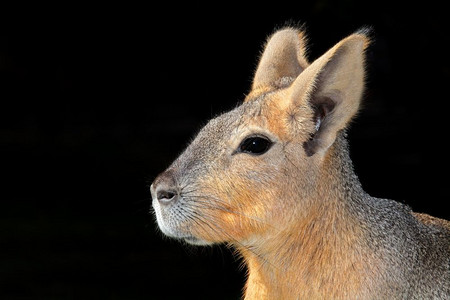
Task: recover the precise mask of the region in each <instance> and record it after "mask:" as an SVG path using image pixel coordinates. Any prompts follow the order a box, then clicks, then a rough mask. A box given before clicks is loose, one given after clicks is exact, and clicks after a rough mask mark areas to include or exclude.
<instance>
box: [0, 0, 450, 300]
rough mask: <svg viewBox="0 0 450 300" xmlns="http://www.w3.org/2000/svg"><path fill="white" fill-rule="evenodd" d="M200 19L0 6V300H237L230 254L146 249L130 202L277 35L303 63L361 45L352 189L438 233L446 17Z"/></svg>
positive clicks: (253, 12)
mask: <svg viewBox="0 0 450 300" xmlns="http://www.w3.org/2000/svg"><path fill="white" fill-rule="evenodd" d="M208 3H209V4H206V3H201V2H184V4H178V3H167V4H160V3H159V4H156V3H155V4H149V3H146V4H131V3H127V4H123V3H122V4H111V3H109V4H104V5H100V4H95V5H94V4H92V3H91V4H89V5H81V4H72V5H71V4H65V5H64V6H61V5H59V6H58V5H56V6H54V5H48V6H43V5H42V4H39V5H35V6H33V7H31V6H25V5H24V6H23V7H19V8H17V7H16V8H10V7H1V9H0V17H1V18H0V19H1V20H2V21H1V22H2V26H1V27H0V122H1V127H0V134H1V135H0V137H1V139H0V147H1V148H0V151H1V153H0V154H1V156H0V157H1V158H0V163H1V165H0V169H1V170H2V174H3V179H2V185H1V186H2V191H1V199H0V203H1V204H0V205H1V206H0V298H1V299H190V298H192V299H193V298H194V297H195V298H196V299H238V297H239V295H240V293H241V289H242V286H243V280H244V277H245V270H243V269H242V268H241V267H240V262H239V260H238V259H237V258H234V257H233V255H232V251H230V250H229V249H226V248H225V247H222V246H217V247H208V248H193V247H186V246H182V245H181V244H179V243H177V242H175V241H171V240H168V239H166V238H163V237H162V234H161V233H159V231H158V230H157V227H156V225H155V221H154V218H153V215H152V213H149V211H150V206H151V199H150V195H149V191H148V189H149V185H150V184H151V182H152V180H153V179H154V178H155V177H156V175H157V174H158V173H159V172H161V171H163V170H164V169H165V168H166V167H167V166H168V165H169V164H170V163H171V161H172V160H173V159H175V158H176V156H177V155H178V154H179V153H180V152H181V151H182V150H183V148H184V147H185V146H186V144H187V143H188V141H189V140H190V138H191V137H192V136H193V135H194V134H195V133H196V132H197V131H198V130H199V129H200V128H201V126H202V125H203V124H205V122H206V121H207V120H208V119H210V118H211V117H213V116H215V115H217V114H219V113H220V112H223V111H226V110H229V109H231V108H233V107H235V105H236V104H237V103H238V102H239V101H242V99H243V98H244V95H245V94H246V93H247V92H248V91H249V87H250V84H251V79H252V75H253V72H254V69H255V67H256V64H257V57H258V55H259V53H260V51H261V47H262V45H263V43H264V41H265V39H266V37H267V36H268V35H269V34H270V33H272V32H273V30H274V28H276V27H281V26H283V25H285V24H290V25H301V24H304V25H306V26H305V28H306V30H307V33H308V36H309V39H310V47H309V58H310V60H311V61H312V60H313V59H315V58H317V57H318V56H320V55H321V54H322V53H323V52H325V51H326V50H327V49H328V48H330V47H331V46H333V45H334V43H336V42H338V41H339V40H340V39H341V38H343V37H345V36H346V35H348V34H350V33H352V32H354V31H356V30H357V29H359V28H361V27H363V26H371V27H372V28H373V31H372V37H373V43H372V46H371V47H370V48H369V49H368V52H367V56H368V59H367V64H368V69H367V70H368V73H367V89H366V93H365V97H364V103H363V109H362V110H361V112H360V114H359V116H358V117H357V118H356V119H355V121H354V122H353V123H352V126H351V130H350V132H349V135H350V145H351V155H352V158H353V160H354V164H355V168H356V170H357V173H358V174H359V176H360V179H361V182H362V184H363V186H364V187H365V189H366V190H367V191H368V192H369V193H370V194H372V195H374V196H377V197H384V198H393V199H396V200H398V201H402V202H404V203H407V204H408V205H410V206H411V207H412V208H413V209H414V210H416V211H422V212H426V213H429V214H432V215H435V216H438V217H443V218H448V217H449V213H448V209H447V208H446V206H447V203H446V200H448V192H447V188H448V186H447V184H448V183H447V181H448V156H447V153H448V150H447V147H448V146H447V144H448V132H447V130H448V121H447V120H448V110H447V107H448V105H447V102H448V101H449V96H448V91H449V88H448V86H449V79H450V63H449V60H448V53H449V49H448V47H449V46H448V45H449V44H450V43H449V42H450V38H449V27H448V18H449V17H448V14H447V11H448V9H447V8H445V7H444V6H439V5H437V4H435V3H432V2H430V1H427V2H426V3H425V4H426V5H422V4H423V3H424V2H418V1H416V2H415V3H413V2H405V3H399V2H396V3H397V4H396V5H395V6H394V5H393V4H392V3H382V2H380V1H377V2H375V1H374V2H365V1H351V0H347V1H330V0H328V1H326V0H324V1H308V2H305V3H302V2H301V1H296V2H281V1H278V2H273V3H264V2H260V3H253V4H249V3H245V4H244V3H240V4H238V3H234V4H232V3H231V2H227V1H223V2H214V4H211V3H212V2H208ZM375 3H377V4H375ZM286 22H287V23H286Z"/></svg>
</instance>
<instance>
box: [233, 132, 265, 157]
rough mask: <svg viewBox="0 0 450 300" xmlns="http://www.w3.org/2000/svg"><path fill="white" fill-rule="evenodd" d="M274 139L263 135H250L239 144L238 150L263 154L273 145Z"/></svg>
mask: <svg viewBox="0 0 450 300" xmlns="http://www.w3.org/2000/svg"><path fill="white" fill-rule="evenodd" d="M272 144H273V143H272V141H270V140H269V139H268V138H266V137H262V136H250V137H247V138H245V139H244V140H243V141H242V143H241V144H240V145H239V148H238V150H237V152H242V153H248V154H253V155H261V154H264V153H266V152H267V151H268V150H269V149H270V147H271V146H272Z"/></svg>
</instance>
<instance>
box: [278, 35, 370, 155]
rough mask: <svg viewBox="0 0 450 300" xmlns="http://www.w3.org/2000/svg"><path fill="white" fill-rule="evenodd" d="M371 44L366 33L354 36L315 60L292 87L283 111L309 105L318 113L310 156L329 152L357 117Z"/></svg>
mask: <svg viewBox="0 0 450 300" xmlns="http://www.w3.org/2000/svg"><path fill="white" fill-rule="evenodd" d="M368 42H369V40H368V38H367V37H366V36H365V35H364V34H363V33H356V34H353V35H350V36H349V37H347V38H345V39H343V40H342V41H340V42H339V43H338V44H336V45H335V46H334V47H333V48H331V49H330V50H328V51H327V52H326V53H325V54H324V55H322V56H321V57H319V58H318V59H317V60H315V61H314V62H313V63H312V64H311V65H310V66H309V67H308V68H306V69H305V70H304V71H303V72H302V73H300V75H299V76H298V77H297V79H296V80H295V82H294V83H293V84H292V85H291V87H290V93H291V96H290V97H289V98H288V99H285V100H284V103H282V107H289V106H291V107H292V106H298V105H301V104H306V103H307V104H308V105H309V106H310V107H311V108H312V109H313V111H314V120H313V122H314V124H315V132H314V133H313V135H312V137H311V139H310V140H309V141H308V142H306V143H305V150H306V153H307V154H308V155H309V156H311V155H313V154H315V153H317V152H322V153H323V152H325V151H326V150H327V149H328V148H329V147H330V146H331V145H332V144H333V142H334V140H335V138H336V134H337V133H338V132H339V131H340V130H341V129H343V128H345V126H346V125H347V124H348V122H349V121H350V119H351V118H352V117H353V116H354V115H355V114H356V112H357V110H358V108H359V103H360V100H361V95H362V92H363V88H364V50H365V48H366V46H367V45H368Z"/></svg>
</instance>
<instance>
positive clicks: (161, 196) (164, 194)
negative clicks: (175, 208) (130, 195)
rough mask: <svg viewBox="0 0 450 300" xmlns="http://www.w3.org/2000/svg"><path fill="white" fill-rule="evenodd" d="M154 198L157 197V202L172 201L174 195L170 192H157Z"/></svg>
mask: <svg viewBox="0 0 450 300" xmlns="http://www.w3.org/2000/svg"><path fill="white" fill-rule="evenodd" d="M156 197H158V199H159V200H161V199H172V198H173V197H175V193H174V192H171V191H158V193H157V194H156Z"/></svg>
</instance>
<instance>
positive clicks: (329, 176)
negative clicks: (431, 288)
mask: <svg viewBox="0 0 450 300" xmlns="http://www.w3.org/2000/svg"><path fill="white" fill-rule="evenodd" d="M335 144H336V146H334V149H329V153H328V154H329V155H328V157H325V158H324V161H323V168H321V169H322V170H323V171H322V172H321V174H320V175H319V180H318V182H319V183H320V184H318V186H317V188H316V190H317V192H316V193H315V194H314V195H312V196H311V198H310V199H308V200H309V201H308V202H309V203H310V205H308V208H307V209H306V211H304V212H303V214H302V216H301V217H299V218H295V221H294V222H291V223H289V224H287V226H286V227H285V228H283V229H280V228H277V229H276V230H275V229H274V230H273V231H272V232H270V233H268V234H266V235H265V236H264V237H260V238H259V239H258V241H255V242H253V243H251V245H248V247H244V246H242V247H239V248H238V250H239V251H240V253H241V254H242V256H243V257H244V260H245V261H246V263H247V265H248V269H249V278H248V282H247V292H246V299H254V298H255V299H266V298H268V299H291V298H292V295H296V296H295V299H296V298H297V296H298V295H300V296H299V298H300V299H303V298H305V299H311V298H316V297H317V298H323V297H325V296H326V297H328V298H330V296H331V298H339V297H345V295H357V294H358V291H359V290H360V289H361V284H362V283H361V279H362V278H364V276H363V275H362V272H363V268H362V266H363V263H364V260H366V259H367V258H364V257H362V256H361V255H360V250H361V249H362V248H363V247H365V246H364V245H363V243H362V241H364V237H363V231H362V227H361V225H360V222H359V221H358V218H357V213H356V212H357V210H358V209H357V202H358V201H359V200H358V199H360V198H361V196H362V195H364V194H363V193H364V192H363V191H362V188H361V185H360V184H359V181H358V179H357V177H356V175H355V174H354V173H353V169H352V165H351V161H350V159H349V157H348V151H347V149H346V147H347V144H346V141H345V140H344V139H343V138H341V139H340V140H339V141H336V143H335ZM300 201H301V199H299V203H300ZM300 209H301V210H302V209H303V210H305V208H304V207H302V208H300Z"/></svg>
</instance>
